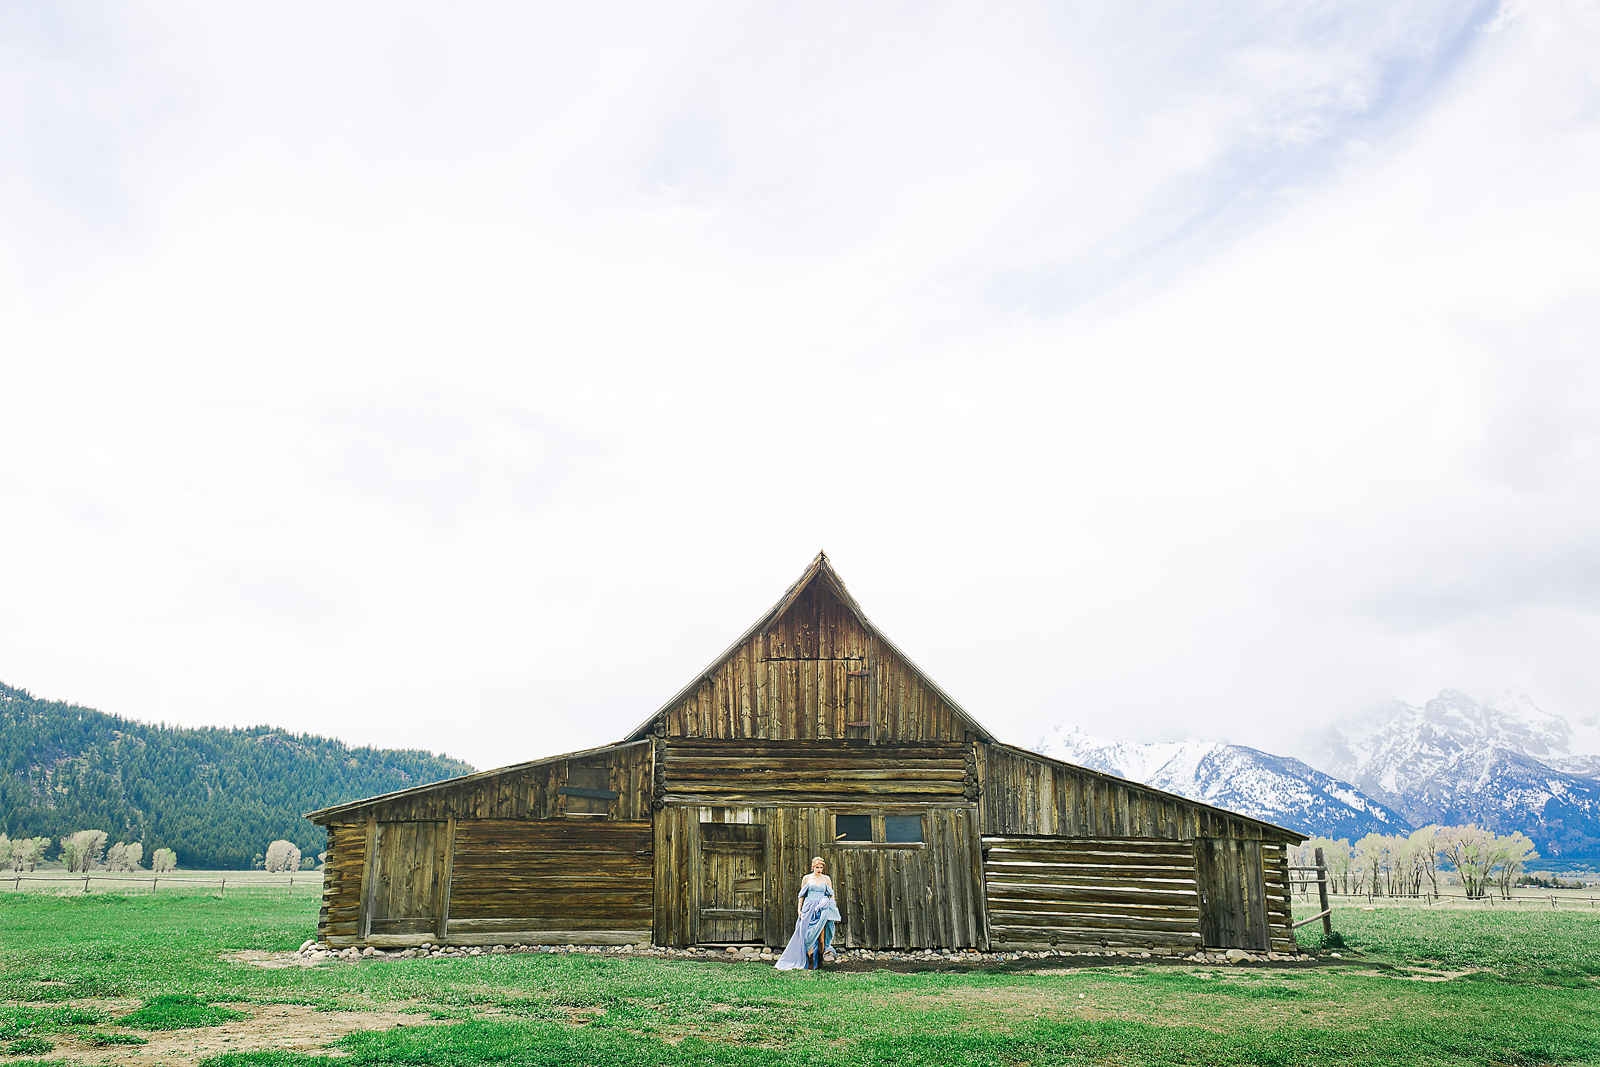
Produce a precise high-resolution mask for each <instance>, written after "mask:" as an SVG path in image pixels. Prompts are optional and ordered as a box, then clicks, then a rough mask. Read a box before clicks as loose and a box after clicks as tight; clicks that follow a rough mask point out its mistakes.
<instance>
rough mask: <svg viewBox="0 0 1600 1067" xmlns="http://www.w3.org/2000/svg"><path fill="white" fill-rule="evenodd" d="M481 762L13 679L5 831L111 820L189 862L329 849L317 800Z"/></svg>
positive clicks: (367, 792)
mask: <svg viewBox="0 0 1600 1067" xmlns="http://www.w3.org/2000/svg"><path fill="white" fill-rule="evenodd" d="M470 773H472V767H470V766H468V765H467V764H465V763H462V762H461V761H460V760H453V759H450V758H448V757H445V756H436V755H434V754H433V753H431V752H421V751H417V750H410V749H408V750H395V749H374V748H350V747H349V746H347V745H345V744H343V743H342V742H339V741H335V740H332V739H330V738H325V737H317V736H315V735H312V734H290V733H285V732H283V731H279V730H275V729H273V728H272V727H270V726H254V727H249V728H236V729H225V728H217V727H205V728H200V729H187V728H182V729H180V728H174V727H167V726H154V725H151V724H149V723H142V722H135V721H133V720H131V719H124V718H121V717H120V716H116V715H106V714H104V713H102V712H98V711H95V710H94V709H92V708H84V707H79V706H78V705H75V704H63V703H61V702H59V701H49V700H39V699H36V698H35V697H34V696H33V695H32V694H30V693H29V692H27V691H26V690H24V689H16V688H13V687H11V686H7V685H4V684H3V683H0V832H3V833H5V834H6V835H7V836H8V838H9V839H11V840H12V841H13V842H14V846H13V847H14V849H15V847H16V846H19V845H21V844H22V840H23V839H27V838H32V837H34V836H36V835H42V836H43V837H45V838H50V837H59V838H66V839H69V840H70V839H71V837H72V835H73V834H74V833H76V832H77V831H81V830H100V831H104V832H105V834H106V838H105V839H104V840H109V841H111V842H115V843H126V844H132V843H134V842H138V843H140V844H141V846H142V853H143V854H146V855H152V856H153V855H154V854H155V851H156V850H158V849H171V850H172V851H173V852H174V853H176V862H177V863H178V864H179V865H181V866H183V867H185V868H189V869H214V870H215V869H221V870H245V869H248V868H249V867H250V865H251V860H252V859H253V858H254V857H255V856H256V855H257V854H258V853H260V850H261V848H262V845H263V843H265V842H269V841H273V840H277V839H282V840H284V841H288V842H290V843H291V844H293V845H294V846H295V847H296V848H298V849H300V851H301V852H302V853H303V854H307V855H315V854H316V853H318V852H321V851H323V850H324V849H326V848H327V839H326V835H325V833H324V832H323V830H322V828H321V827H320V826H314V825H312V824H311V823H308V822H306V821H305V819H303V818H301V815H302V814H303V813H304V812H308V811H314V810H316V809H318V808H325V807H329V806H330V805H333V804H341V803H344V802H345V801H349V800H359V799H361V798H362V797H369V796H376V795H377V794H380V793H389V792H393V791H395V790H397V789H406V788H409V787H411V786H414V785H422V784H424V783H427V782H435V781H439V780H441V779H444V778H455V777H458V776H459V775H463V774H470ZM48 844H49V842H48V841H46V842H45V845H46V847H48ZM13 862H15V860H13Z"/></svg>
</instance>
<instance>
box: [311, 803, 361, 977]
mask: <svg viewBox="0 0 1600 1067" xmlns="http://www.w3.org/2000/svg"><path fill="white" fill-rule="evenodd" d="M366 860H367V823H366V820H365V819H362V820H359V821H348V822H338V823H330V824H329V825H328V859H327V862H326V864H325V865H324V866H323V869H322V910H321V911H320V912H319V913H318V915H317V938H318V939H319V940H322V941H326V942H328V943H329V944H331V945H337V946H339V947H341V948H342V947H344V946H347V945H353V944H355V943H356V942H357V941H359V940H360V938H359V936H358V930H359V924H360V919H361V915H360V912H361V873H362V869H363V868H364V867H365V865H366Z"/></svg>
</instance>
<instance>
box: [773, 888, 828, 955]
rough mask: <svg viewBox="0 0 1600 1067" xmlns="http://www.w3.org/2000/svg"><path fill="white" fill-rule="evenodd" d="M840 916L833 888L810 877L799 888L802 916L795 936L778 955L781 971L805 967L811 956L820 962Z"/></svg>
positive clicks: (796, 927) (795, 927) (797, 922)
mask: <svg viewBox="0 0 1600 1067" xmlns="http://www.w3.org/2000/svg"><path fill="white" fill-rule="evenodd" d="M841 918H842V917H841V916H840V914H839V907H838V904H837V902H836V901H835V899H834V895H833V889H832V888H831V887H829V886H828V885H827V884H826V883H824V882H817V881H812V880H810V879H807V880H806V882H805V884H804V885H803V886H802V887H801V889H800V917H799V918H798V919H796V920H795V924H794V935H793V936H792V937H790V938H789V944H788V945H787V946H786V947H785V948H784V950H783V955H782V956H780V957H778V963H777V967H778V970H780V971H794V970H799V969H800V968H802V967H806V966H808V965H809V964H808V961H807V959H806V957H808V956H810V957H812V958H813V959H815V960H816V961H817V962H818V963H820V962H821V960H822V954H823V953H824V952H826V951H827V950H828V948H829V946H830V945H831V944H832V943H833V924H834V923H836V922H839V921H840V919H841Z"/></svg>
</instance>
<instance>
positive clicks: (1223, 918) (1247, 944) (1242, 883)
mask: <svg viewBox="0 0 1600 1067" xmlns="http://www.w3.org/2000/svg"><path fill="white" fill-rule="evenodd" d="M1194 856H1195V877H1196V881H1197V882H1198V883H1199V886H1200V939H1201V941H1202V942H1203V943H1204V944H1205V945H1206V946H1207V947H1211V948H1243V949H1250V950H1251V951H1259V952H1265V951H1267V949H1268V947H1269V941H1270V935H1269V933H1268V930H1267V902H1266V887H1265V879H1264V877H1263V874H1264V871H1263V868H1262V864H1261V842H1259V841H1239V840H1236V839H1233V838H1225V837H1208V838H1201V839H1199V840H1197V841H1195V843H1194Z"/></svg>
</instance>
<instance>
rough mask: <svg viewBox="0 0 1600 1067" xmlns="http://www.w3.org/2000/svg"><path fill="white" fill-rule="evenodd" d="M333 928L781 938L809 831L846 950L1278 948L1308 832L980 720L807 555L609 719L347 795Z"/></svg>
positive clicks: (337, 840) (575, 936)
mask: <svg viewBox="0 0 1600 1067" xmlns="http://www.w3.org/2000/svg"><path fill="white" fill-rule="evenodd" d="M307 817H308V818H309V819H311V820H312V821H313V822H316V823H320V824H322V825H324V826H326V827H327V831H328V859H327V869H326V874H325V876H324V879H325V880H324V888H323V907H322V914H321V918H320V920H319V922H318V936H319V940H321V941H323V942H325V943H326V944H329V945H332V946H348V945H375V946H379V947H398V946H407V945H417V944H421V943H422V942H424V941H429V942H434V943H437V944H457V945H492V944H512V943H522V944H590V945H595V944H625V943H626V944H634V943H641V942H653V943H655V944H658V945H670V946H676V947H682V946H687V945H694V944H702V945H733V944H763V945H770V946H780V945H782V944H784V943H785V942H786V941H787V940H788V938H789V934H790V931H791V930H792V928H793V925H794V922H795V911H796V904H795V898H796V896H797V895H798V893H799V884H800V879H801V877H802V876H803V875H804V874H805V873H806V870H807V863H808V861H809V859H810V857H812V856H814V855H820V856H823V857H825V858H826V859H827V861H828V867H829V871H830V873H831V874H832V875H833V878H834V882H835V885H836V887H837V889H838V892H839V897H840V902H841V913H842V914H843V916H844V921H843V923H841V924H840V929H839V931H838V942H839V943H840V944H841V945H843V946H845V947H863V948H897V949H907V948H924V947H935V948H939V947H942V948H986V949H988V948H992V949H1010V948H1016V949H1044V948H1052V947H1056V948H1068V949H1070V948H1077V949H1095V950H1099V949H1103V948H1108V947H1109V948H1120V949H1128V950H1145V951H1156V952H1172V951H1190V950H1194V949H1196V948H1199V947H1202V946H1205V947H1217V948H1235V947H1236V948H1244V949H1252V950H1268V949H1274V950H1278V951H1289V950H1291V949H1292V947H1293V943H1294V942H1293V932H1292V930H1291V928H1290V925H1289V923H1290V919H1289V885H1288V870H1287V863H1288V858H1287V846H1289V845H1290V844H1296V843H1299V842H1300V841H1303V840H1304V839H1305V835H1303V834H1299V833H1296V832H1295V831H1293V830H1288V829H1285V828H1283V827H1281V826H1274V825H1272V824H1271V823H1266V822H1261V821H1259V820H1257V819H1251V818H1247V817H1245V816H1243V815H1238V814H1235V813H1233V812H1228V811H1223V810H1221V809H1218V808H1213V807H1209V806H1207V805H1205V804H1200V803H1196V802H1195V801H1192V800H1187V799H1185V798H1183V797H1180V796H1175V795H1173V794H1171V793H1164V792H1161V791H1160V790H1157V789H1150V788H1148V787H1145V786H1142V785H1138V784H1135V783H1132V782H1128V781H1124V780H1123V779H1121V778H1117V777H1115V776H1112V775H1107V774H1101V773H1098V772H1096V771H1092V770H1088V769H1086V768H1083V767H1077V766H1073V765H1072V764H1068V763H1062V762H1060V761H1057V760H1052V759H1048V758H1046V757H1044V756H1040V755H1038V754H1036V753H1033V752H1029V751H1026V750H1025V749H1020V748H1015V747H1013V746H1011V745H1007V744H1003V743H1002V742H1000V741H999V740H997V739H996V738H995V737H994V736H993V735H992V734H991V733H990V732H989V731H988V730H986V729H984V727H983V726H982V725H981V724H980V723H978V722H977V720H975V719H974V718H973V717H972V716H971V715H969V714H968V713H967V712H966V711H965V710H964V709H963V708H962V707H961V706H960V705H958V704H957V703H956V702H955V701H954V700H953V699H951V698H950V696H949V695H948V694H947V693H945V692H944V691H943V690H942V689H940V688H939V687H938V685H936V684H935V683H934V682H933V681H932V680H931V679H929V678H928V677H927V676H926V675H925V674H923V672H922V671H921V670H920V669H919V668H918V667H917V666H916V664H914V663H912V662H911V660H910V659H908V658H907V657H906V655H905V654H904V653H903V652H901V651H900V649H899V648H897V647H896V646H895V645H894V643H893V642H892V641H890V640H889V639H888V638H887V637H885V636H884V635H883V634H882V633H880V632H879V630H878V629H877V627H875V626H873V625H872V623H871V622H870V621H868V619H867V617H866V615H865V614H863V613H862V611H861V608H860V606H859V605H857V604H856V602H855V600H854V599H853V598H852V597H851V596H850V594H849V592H848V591H847V590H846V589H845V586H844V583H843V582H842V581H841V580H840V579H839V576H838V574H837V573H835V571H834V569H833V567H832V565H831V564H830V563H829V561H828V559H827V557H826V556H825V555H818V556H817V558H816V559H815V560H813V561H812V563H811V565H810V566H809V567H807V568H806V570H805V573H804V574H802V575H801V576H800V579H799V580H798V581H797V582H795V584H794V585H793V586H791V587H790V589H789V590H788V591H787V592H786V593H784V595H783V597H782V598H781V599H780V600H779V601H778V602H777V604H775V605H773V607H772V609H771V610H770V611H768V612H767V613H766V614H765V615H763V616H762V617H761V618H760V619H759V620H757V622H756V623H755V625H754V626H752V627H750V629H749V630H747V631H746V632H745V633H744V634H743V636H741V637H740V638H739V639H738V640H737V641H735V642H734V643H733V644H732V645H731V646H730V647H729V648H728V649H727V650H726V651H725V652H723V653H722V655H721V656H719V657H718V658H717V659H716V660H715V661H714V662H713V663H712V664H711V665H710V666H709V667H707V668H706V669H705V670H704V671H702V672H700V674H699V675H697V676H696V677H695V678H694V679H693V680H692V681H691V682H690V683H689V684H688V685H686V686H685V687H684V688H683V689H682V690H680V691H679V692H678V693H677V694H675V695H674V696H673V697H672V699H670V700H668V701H667V702H666V704H664V705H663V706H662V707H661V708H660V710H658V711H657V712H656V713H655V714H653V715H651V716H650V717H649V718H648V719H646V720H645V721H644V722H643V723H642V724H641V725H640V726H639V728H638V729H636V730H634V731H633V732H632V733H630V734H629V735H628V736H627V737H625V738H624V739H623V740H621V741H620V742H618V743H616V744H613V745H607V746H605V747H603V748H595V749H589V750H587V751H584V752H572V753H567V754H565V755H561V756H552V757H550V758H548V759H542V760H534V761H533V762H530V763H520V764H516V765H514V766H510V767H502V768H500V769H498V770H492V771H484V772H481V773H479V774H473V775H468V776H466V777H464V778H454V779H451V780H449V781H444V782H437V783H434V784H432V785H424V786H418V787H416V788H414V789H407V790H403V791H401V792H398V793H390V794H387V795H385V796H380V797H373V798H372V799H370V800H362V801H356V802H354V803H349V804H341V805H338V806H336V807H331V808H325V809H323V810H321V811H317V812H312V813H311V814H310V815H308V816H307Z"/></svg>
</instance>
